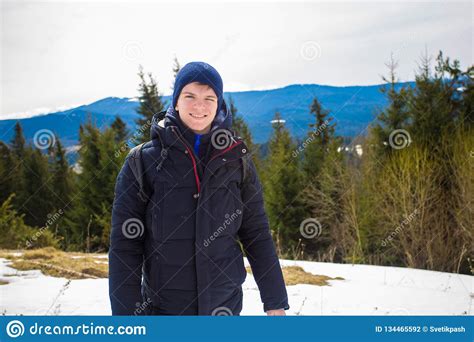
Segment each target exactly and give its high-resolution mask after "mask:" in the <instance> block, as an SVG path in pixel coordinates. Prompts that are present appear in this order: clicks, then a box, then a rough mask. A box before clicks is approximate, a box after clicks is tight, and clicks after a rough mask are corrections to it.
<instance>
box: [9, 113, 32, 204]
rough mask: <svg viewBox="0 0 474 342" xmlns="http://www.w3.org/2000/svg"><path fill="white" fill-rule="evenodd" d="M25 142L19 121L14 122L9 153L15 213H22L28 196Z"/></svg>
mask: <svg viewBox="0 0 474 342" xmlns="http://www.w3.org/2000/svg"><path fill="white" fill-rule="evenodd" d="M26 148H27V147H26V141H25V137H24V135H23V128H22V127H21V124H20V122H19V121H17V122H16V124H15V128H14V135H13V138H12V141H11V152H12V157H13V170H14V172H13V174H12V179H11V181H12V184H13V189H12V191H13V192H14V193H15V196H14V197H13V199H12V201H13V205H14V207H15V209H17V211H19V212H20V213H24V212H25V211H24V208H22V207H23V203H24V202H25V201H26V200H27V198H28V194H27V193H26V190H25V177H24V172H25V157H26ZM21 208H22V209H21Z"/></svg>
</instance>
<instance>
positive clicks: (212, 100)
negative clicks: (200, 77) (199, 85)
mask: <svg viewBox="0 0 474 342" xmlns="http://www.w3.org/2000/svg"><path fill="white" fill-rule="evenodd" d="M206 100H207V101H211V102H214V99H206Z"/></svg>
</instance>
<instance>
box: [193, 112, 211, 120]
mask: <svg viewBox="0 0 474 342" xmlns="http://www.w3.org/2000/svg"><path fill="white" fill-rule="evenodd" d="M189 115H191V116H192V117H193V118H196V119H203V118H206V117H207V115H197V114H193V113H189Z"/></svg>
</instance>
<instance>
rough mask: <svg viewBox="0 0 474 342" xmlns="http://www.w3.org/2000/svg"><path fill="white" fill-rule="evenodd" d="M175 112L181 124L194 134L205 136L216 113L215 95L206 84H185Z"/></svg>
mask: <svg viewBox="0 0 474 342" xmlns="http://www.w3.org/2000/svg"><path fill="white" fill-rule="evenodd" d="M175 109H176V111H177V112H178V113H179V117H180V119H181V121H183V123H184V124H185V125H186V126H188V127H189V128H190V129H191V130H192V131H193V132H194V133H198V134H205V133H208V132H209V130H210V129H211V123H212V121H213V120H214V117H215V116H216V112H217V95H216V93H215V92H214V90H213V89H212V88H211V87H209V86H208V85H206V84H200V83H197V82H193V83H189V84H186V85H185V86H184V88H183V90H181V93H180V94H179V97H178V101H177V103H176V108H175Z"/></svg>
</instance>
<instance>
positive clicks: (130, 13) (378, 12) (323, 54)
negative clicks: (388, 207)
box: [0, 1, 473, 119]
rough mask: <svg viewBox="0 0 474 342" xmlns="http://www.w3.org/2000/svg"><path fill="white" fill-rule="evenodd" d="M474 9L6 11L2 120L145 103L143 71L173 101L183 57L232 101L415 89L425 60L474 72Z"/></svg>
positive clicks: (48, 7) (377, 5)
mask: <svg viewBox="0 0 474 342" xmlns="http://www.w3.org/2000/svg"><path fill="white" fill-rule="evenodd" d="M472 16H473V5H472V2H453V1H437V2H427V1H424V2H406V1H405V2H397V3H393V2H387V1H377V2H368V1H364V2H360V1H351V2H340V1H332V2H321V1H313V2H293V3H288V2H267V1H265V2H247V1H246V2H232V3H231V2H223V1H219V2H206V3H199V4H197V3H195V2H189V3H188V2H182V1H178V2H177V1H174V2H172V3H171V2H162V1H158V2H150V1H145V2H143V1H142V2H135V1H122V2H115V1H103V2H100V3H95V2H84V1H67V2H66V1H28V2H26V1H2V3H1V32H0V36H1V48H2V52H1V100H2V101H1V108H0V119H5V118H11V117H26V116H31V115H34V114H35V113H44V112H48V111H56V110H58V109H65V108H68V107H72V106H76V105H80V104H85V103H90V102H93V101H95V100H98V99H101V98H104V97H107V96H118V97H133V96H136V95H137V86H138V78H137V71H138V65H139V64H142V65H143V66H144V68H145V70H146V71H150V72H152V73H153V74H154V75H155V76H156V77H157V79H158V82H159V87H160V90H161V91H162V92H163V93H164V94H169V93H170V87H171V84H172V81H173V75H172V71H171V68H172V64H173V57H174V56H175V55H176V56H177V57H178V59H179V61H180V62H181V64H184V63H186V62H189V61H192V60H204V61H207V62H208V63H210V64H212V65H213V66H215V67H216V68H217V70H219V72H220V73H221V75H222V77H223V80H224V90H225V91H237V90H250V89H269V88H276V87H281V86H285V85H288V84H294V83H318V84H327V85H336V86H344V85H369V84H378V83H381V75H383V74H386V72H387V68H386V66H385V63H386V62H387V61H388V60H389V59H390V55H391V53H393V55H394V57H395V58H396V59H397V60H398V63H399V69H398V72H399V78H400V80H401V81H408V80H413V78H414V76H413V75H414V72H415V70H416V69H417V62H418V61H419V58H420V56H421V55H422V54H423V53H424V51H425V49H426V51H427V52H428V54H430V55H432V56H433V58H434V57H435V56H436V54H437V52H438V51H439V50H443V51H444V53H445V55H446V56H450V57H451V58H452V59H459V60H460V62H461V65H462V66H463V68H464V67H466V66H467V65H470V64H473V20H472Z"/></svg>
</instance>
